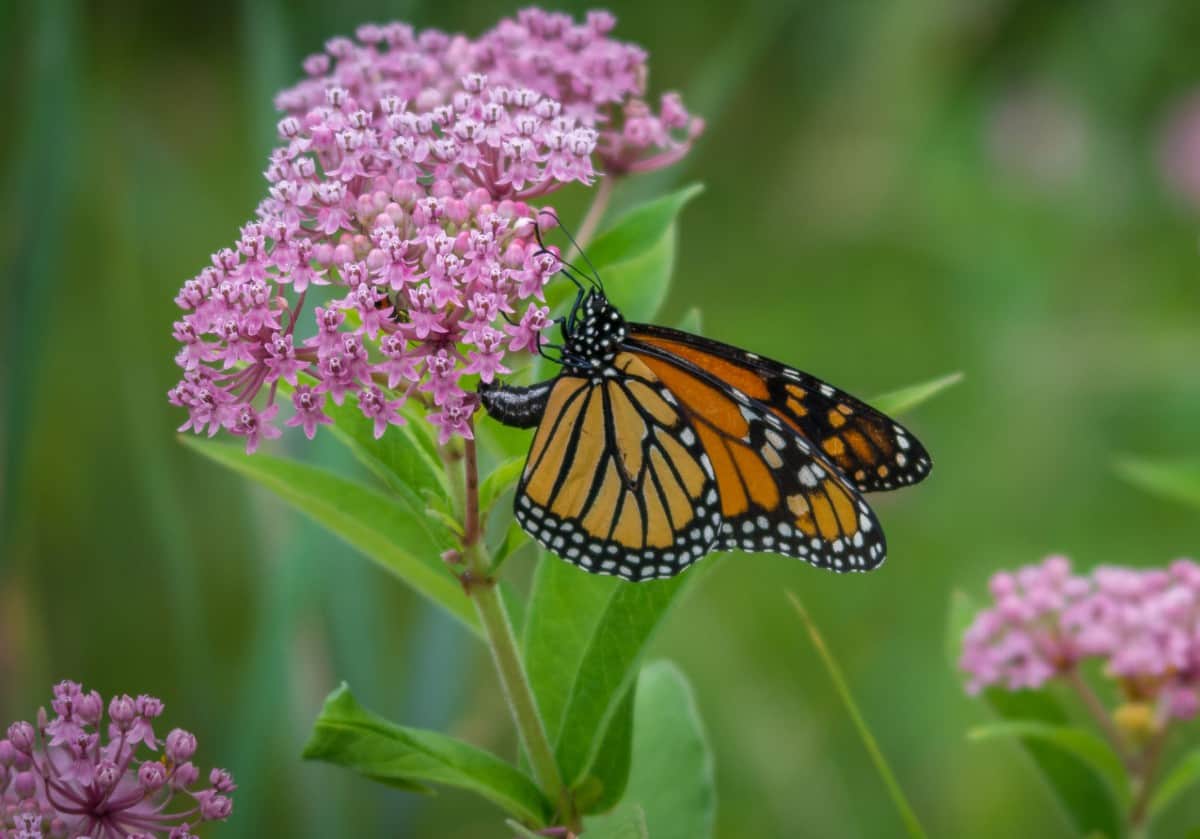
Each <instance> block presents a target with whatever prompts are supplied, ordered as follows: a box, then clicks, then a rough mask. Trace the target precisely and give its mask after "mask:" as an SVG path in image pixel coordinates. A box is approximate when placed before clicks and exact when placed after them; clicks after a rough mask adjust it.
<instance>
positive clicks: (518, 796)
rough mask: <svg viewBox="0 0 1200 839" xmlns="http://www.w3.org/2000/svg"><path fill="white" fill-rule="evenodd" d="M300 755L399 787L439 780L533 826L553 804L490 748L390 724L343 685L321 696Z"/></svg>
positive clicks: (419, 786) (418, 786) (416, 786)
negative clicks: (313, 723) (311, 731)
mask: <svg viewBox="0 0 1200 839" xmlns="http://www.w3.org/2000/svg"><path fill="white" fill-rule="evenodd" d="M304 757H305V758H306V759H309V760H321V761H325V762H326V763H332V764H334V765H336V766H342V767H345V768H347V769H353V770H354V771H355V772H358V773H359V774H361V775H365V776H366V777H368V778H371V779H372V780H375V781H379V782H380V783H385V784H391V785H393V786H399V787H401V788H403V789H409V790H415V789H423V788H425V785H426V784H442V785H445V786H450V787H457V788H458V789H465V790H469V791H471V792H474V793H477V794H478V795H481V796H483V797H484V798H486V799H487V800H489V801H491V802H492V803H494V804H496V805H498V806H500V807H501V808H503V809H504V810H505V811H506V812H508V813H510V814H512V815H513V816H516V817H517V818H519V819H522V820H524V821H527V822H531V823H534V824H538V825H544V824H546V823H547V821H548V819H549V818H550V815H551V813H552V812H553V809H554V808H553V807H552V806H551V804H550V802H549V801H547V800H546V798H545V796H544V795H543V794H542V792H541V790H539V789H538V788H537V786H536V785H535V784H534V783H533V781H532V780H531V779H530V778H529V777H527V776H526V775H523V774H522V773H520V772H518V771H517V770H516V769H515V768H514V767H512V766H510V765H509V764H507V763H505V762H504V761H502V760H501V759H500V758H498V757H496V756H495V755H493V754H491V753H490V752H485V751H483V750H482V749H478V748H476V747H474V746H471V745H468V744H467V743H463V742H461V741H458V740H455V739H453V738H451V737H447V736H446V735H444V734H439V733H437V732H435V731H423V730H420V729H415V728H405V727H402V726H399V725H395V724H394V723H390V722H388V721H387V720H385V719H383V718H382V717H380V716H378V715H376V714H373V713H372V712H370V711H368V710H367V709H365V708H363V707H362V706H361V705H359V704H358V701H357V700H355V698H354V696H353V694H351V693H350V688H349V687H347V686H346V685H345V684H343V685H342V686H341V687H339V688H338V689H337V690H335V691H334V692H333V693H331V694H330V695H329V698H328V699H326V700H325V707H324V708H323V709H322V710H321V715H320V716H319V717H318V718H317V722H316V725H315V726H314V727H313V733H312V737H311V738H310V739H309V741H308V745H306V746H305V747H304Z"/></svg>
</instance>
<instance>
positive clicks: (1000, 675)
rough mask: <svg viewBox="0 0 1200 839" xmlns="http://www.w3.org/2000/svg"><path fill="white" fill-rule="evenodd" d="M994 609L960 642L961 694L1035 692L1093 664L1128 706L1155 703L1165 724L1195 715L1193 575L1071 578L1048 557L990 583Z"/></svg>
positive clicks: (1196, 598) (1198, 661)
mask: <svg viewBox="0 0 1200 839" xmlns="http://www.w3.org/2000/svg"><path fill="white" fill-rule="evenodd" d="M990 588H991V593H992V598H993V601H994V603H993V605H992V606H991V607H990V608H988V609H985V610H983V611H982V612H980V613H979V614H978V615H976V617H975V620H974V621H973V622H972V624H971V626H970V627H969V628H968V629H967V631H966V634H965V635H964V636H963V649H962V655H961V657H960V658H959V666H960V667H961V668H962V669H963V670H964V671H965V672H966V673H967V674H968V675H969V677H970V678H969V681H968V683H967V690H968V691H969V692H971V693H977V692H978V691H980V690H981V689H983V688H985V687H990V686H992V685H1000V686H1002V687H1005V688H1007V689H1009V690H1019V689H1022V688H1037V687H1041V686H1042V685H1043V684H1045V683H1046V682H1047V681H1049V680H1051V679H1053V678H1054V677H1056V676H1058V675H1060V674H1062V673H1064V672H1066V671H1067V670H1069V669H1071V668H1073V667H1074V666H1075V665H1076V663H1077V662H1079V661H1081V660H1084V659H1098V660H1100V661H1102V662H1103V664H1104V671H1105V673H1106V674H1107V675H1108V676H1110V677H1112V678H1114V679H1117V680H1118V681H1119V682H1120V683H1121V686H1122V688H1123V689H1124V691H1125V693H1126V695H1127V696H1128V697H1129V698H1132V699H1139V700H1152V699H1157V700H1159V702H1160V712H1161V713H1162V714H1164V715H1165V716H1173V717H1177V718H1190V717H1192V716H1194V715H1195V714H1196V712H1197V710H1200V695H1198V693H1197V691H1198V690H1200V566H1198V565H1197V564H1196V563H1194V562H1192V561H1191V560H1187V559H1180V560H1176V561H1175V562H1173V563H1171V565H1170V567H1169V568H1167V569H1151V570H1142V569H1133V568H1121V567H1113V566H1106V567H1100V568H1097V569H1095V570H1094V571H1093V572H1092V573H1091V574H1090V575H1087V576H1080V575H1076V574H1072V573H1071V567H1070V563H1069V562H1068V561H1067V560H1066V559H1065V558H1063V557H1050V558H1048V559H1046V560H1045V561H1043V562H1042V563H1041V564H1039V565H1029V566H1026V567H1024V568H1021V569H1020V570H1018V571H1017V572H1016V573H1015V574H1011V573H1008V572H1001V573H999V574H996V575H995V576H994V577H992V580H991V584H990Z"/></svg>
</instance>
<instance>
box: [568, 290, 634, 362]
mask: <svg viewBox="0 0 1200 839" xmlns="http://www.w3.org/2000/svg"><path fill="white" fill-rule="evenodd" d="M627 332H628V327H627V326H626V324H625V318H624V317H622V316H621V313H620V312H619V311H618V310H617V307H616V306H614V305H613V304H611V303H609V302H608V298H607V297H605V296H604V292H602V291H599V290H596V289H593V290H591V291H589V292H588V293H587V295H586V296H584V297H583V298H582V299H581V300H580V301H579V302H578V303H577V304H576V306H575V308H574V310H573V311H572V312H571V316H570V317H569V318H568V319H567V323H566V326H565V327H564V330H563V338H564V342H565V345H564V349H565V350H566V352H565V353H564V358H565V359H570V361H568V362H566V363H569V364H571V365H572V366H577V367H580V368H583V369H585V370H586V369H596V368H599V367H603V366H605V365H606V364H609V363H610V362H611V361H612V360H613V357H614V356H615V355H616V354H617V349H618V347H619V346H620V344H621V342H622V341H624V340H625V335H626V333H627Z"/></svg>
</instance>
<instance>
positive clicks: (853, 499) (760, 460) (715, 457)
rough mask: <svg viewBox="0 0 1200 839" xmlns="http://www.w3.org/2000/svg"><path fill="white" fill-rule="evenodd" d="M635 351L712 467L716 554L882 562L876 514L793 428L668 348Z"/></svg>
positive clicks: (830, 563)
mask: <svg viewBox="0 0 1200 839" xmlns="http://www.w3.org/2000/svg"><path fill="white" fill-rule="evenodd" d="M633 352H634V353H635V354H637V355H638V356H639V357H640V358H641V360H642V363H643V364H645V365H646V366H647V367H648V368H649V369H650V370H651V371H652V372H653V373H654V375H655V376H656V377H657V378H658V379H659V381H661V382H662V383H663V384H664V385H665V386H666V387H667V388H668V389H669V390H670V392H671V393H672V394H673V395H674V396H675V397H676V399H677V400H678V402H679V405H680V408H681V409H682V412H683V413H684V414H685V416H687V417H688V418H689V419H690V420H691V425H692V427H693V428H694V429H695V431H696V434H697V436H698V437H699V439H700V443H701V445H702V447H703V449H704V452H705V454H706V455H707V456H708V459H709V462H710V463H711V464H712V468H713V475H714V477H715V480H716V484H717V491H718V497H719V503H720V513H721V519H722V524H721V532H720V536H719V538H718V539H717V541H716V542H715V543H714V544H713V545H712V548H713V549H714V550H716V549H740V550H747V551H771V552H774V553H780V554H784V555H785V556H795V557H800V558H802V559H805V560H807V561H808V562H810V563H812V564H813V565H817V566H819V567H823V568H830V569H833V570H835V571H867V570H870V569H871V568H874V567H875V566H877V565H879V563H881V562H882V561H883V560H884V557H885V555H886V546H885V543H884V538H883V531H882V528H880V526H879V522H878V521H877V520H876V518H875V515H874V513H873V512H872V511H871V509H870V507H868V506H867V504H866V502H865V501H863V499H862V498H861V497H860V496H859V494H858V492H857V491H856V490H855V489H854V488H853V487H851V486H850V485H849V484H848V483H847V482H846V481H845V480H844V479H843V478H842V476H840V475H839V474H838V473H837V470H836V469H835V468H833V467H832V466H831V465H830V463H829V461H828V460H827V459H826V458H825V456H824V455H822V454H821V453H820V452H818V451H817V450H815V449H814V448H813V446H812V444H811V443H809V441H808V440H806V439H805V437H804V436H803V435H802V434H800V433H799V432H798V431H796V429H795V428H793V427H792V426H791V425H790V424H788V423H787V422H785V421H784V420H783V419H781V418H780V417H778V416H777V415H775V414H774V413H773V412H771V411H769V410H767V409H766V408H765V407H764V406H763V405H762V404H761V403H759V402H758V401H756V400H755V399H753V398H752V397H751V396H749V395H747V394H746V393H745V392H743V391H742V390H741V389H740V388H738V387H736V385H734V384H732V383H730V382H729V381H728V379H727V378H725V377H723V378H721V379H718V378H716V377H715V376H713V375H711V374H708V373H705V372H703V371H697V370H696V369H694V367H693V366H692V365H691V364H689V363H688V362H687V361H686V360H685V359H682V358H680V357H678V356H676V355H674V354H671V353H668V352H665V351H662V350H661V349H654V350H653V351H651V350H649V349H647V350H644V351H643V350H637V349H635V350H633ZM743 383H745V384H747V387H748V388H749V389H750V390H751V393H757V392H759V391H758V390H755V389H754V388H753V386H752V384H750V383H748V382H743Z"/></svg>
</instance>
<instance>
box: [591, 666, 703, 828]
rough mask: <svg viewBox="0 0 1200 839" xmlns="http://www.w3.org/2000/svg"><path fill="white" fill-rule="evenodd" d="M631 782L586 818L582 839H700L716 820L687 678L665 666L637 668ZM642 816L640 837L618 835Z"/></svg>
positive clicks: (673, 667)
mask: <svg viewBox="0 0 1200 839" xmlns="http://www.w3.org/2000/svg"><path fill="white" fill-rule="evenodd" d="M633 717H634V722H633V727H634V740H633V759H632V763H633V766H632V769H631V770H630V774H629V784H628V787H627V788H626V793H625V797H624V799H623V800H622V802H621V804H619V805H618V806H617V808H616V809H615V810H613V811H612V812H611V813H607V814H605V815H602V816H592V817H590V818H588V819H586V820H585V827H586V832H585V834H584V835H585V836H586V837H587V839H596V838H597V837H599V839H617V837H624V836H629V835H633V836H646V835H648V836H652V837H654V839H705V837H711V836H712V834H713V828H714V823H715V810H716V783H715V780H714V770H713V759H712V749H711V748H710V747H709V744H708V738H707V736H706V735H705V732H704V726H703V725H702V723H701V720H700V714H699V712H698V711H697V709H696V700H695V697H694V696H693V695H692V690H691V687H690V685H689V684H688V681H687V678H686V677H685V676H684V675H683V673H682V672H680V670H679V669H678V668H677V667H676V666H675V665H674V664H672V663H671V662H667V661H657V662H654V663H652V664H648V665H647V666H646V667H645V668H643V669H642V672H641V675H640V676H639V678H638V684H637V700H636V702H635V703H634V715H633ZM639 811H640V814H641V815H643V816H644V824H645V828H646V830H645V832H644V833H640V834H639V833H633V834H630V833H628V832H621V831H625V830H628V828H627V825H629V824H631V823H633V824H637V823H638V822H639V821H641V820H640V819H638V818H637V816H638V815H639Z"/></svg>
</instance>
